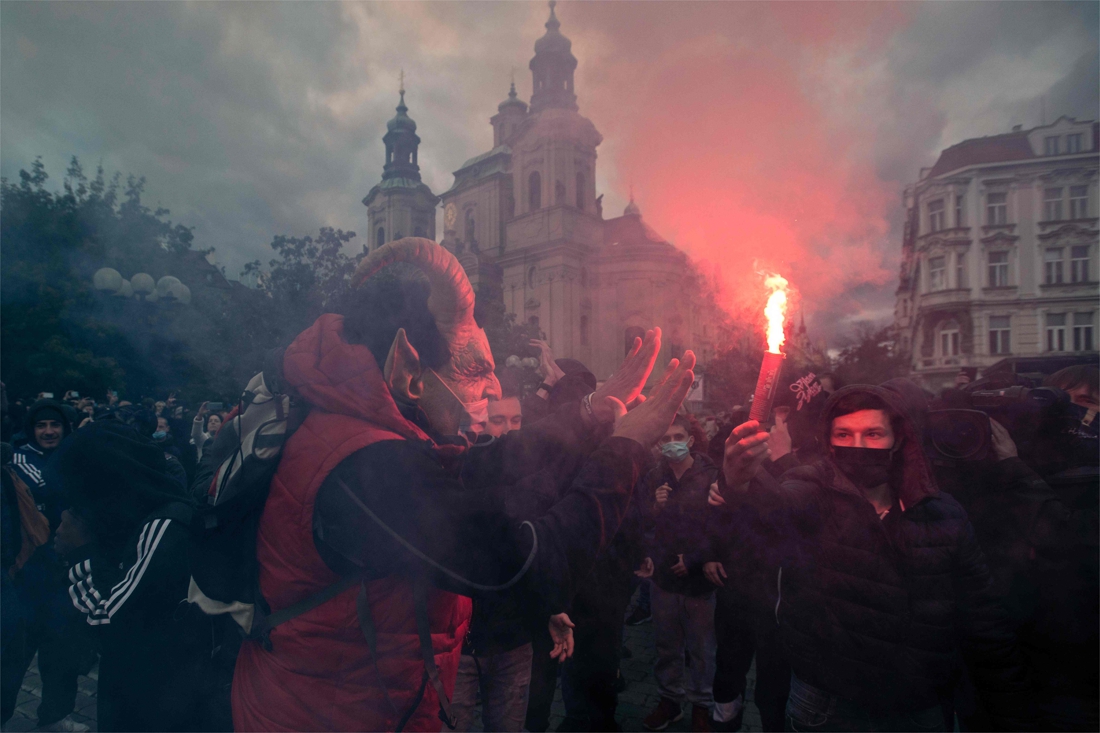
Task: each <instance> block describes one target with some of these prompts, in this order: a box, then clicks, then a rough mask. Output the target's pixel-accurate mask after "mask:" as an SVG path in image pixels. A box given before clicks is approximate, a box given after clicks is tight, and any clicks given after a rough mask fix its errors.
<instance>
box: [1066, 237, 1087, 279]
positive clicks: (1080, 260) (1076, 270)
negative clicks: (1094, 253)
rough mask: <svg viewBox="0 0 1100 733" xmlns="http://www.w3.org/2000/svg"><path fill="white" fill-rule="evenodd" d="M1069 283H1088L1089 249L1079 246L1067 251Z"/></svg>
mask: <svg viewBox="0 0 1100 733" xmlns="http://www.w3.org/2000/svg"><path fill="white" fill-rule="evenodd" d="M1069 256H1070V260H1069V281H1070V282H1073V283H1087V282H1088V281H1089V247H1088V245H1087V244H1086V245H1081V246H1077V247H1071V248H1070V250H1069Z"/></svg>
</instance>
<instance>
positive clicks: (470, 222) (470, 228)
mask: <svg viewBox="0 0 1100 733" xmlns="http://www.w3.org/2000/svg"><path fill="white" fill-rule="evenodd" d="M476 235H477V225H476V222H475V221H474V210H473V209H466V243H467V244H470V243H472V242H473V241H474V239H475V236H476Z"/></svg>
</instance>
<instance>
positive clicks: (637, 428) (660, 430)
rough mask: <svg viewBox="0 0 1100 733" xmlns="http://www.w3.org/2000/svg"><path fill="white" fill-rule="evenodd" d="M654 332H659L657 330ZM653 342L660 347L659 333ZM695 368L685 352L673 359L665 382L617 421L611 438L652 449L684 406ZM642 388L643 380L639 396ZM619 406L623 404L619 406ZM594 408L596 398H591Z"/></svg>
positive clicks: (639, 387)
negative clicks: (627, 440) (681, 406)
mask: <svg viewBox="0 0 1100 733" xmlns="http://www.w3.org/2000/svg"><path fill="white" fill-rule="evenodd" d="M654 330H655V331H658V329H654ZM656 341H657V345H658V346H660V333H659V332H658V333H657V339H656ZM644 349H645V346H644V345H643V347H642V350H643V351H644ZM639 353H640V352H639ZM654 358H655V355H654ZM628 361H629V359H628ZM650 366H652V359H650ZM694 368H695V354H693V353H692V352H691V351H685V352H684V358H683V359H682V360H681V359H673V360H672V361H670V362H669V363H668V369H666V370H665V376H664V378H663V379H662V380H661V382H660V384H658V385H657V387H656V389H654V390H653V394H652V395H650V397H649V399H647V400H646V401H645V402H642V403H641V404H638V405H637V407H635V408H634V409H632V410H630V412H627V413H626V414H625V415H623V416H622V417H620V418H618V420H617V421H616V424H615V432H614V433H613V435H614V436H617V437H622V438H631V439H632V440H636V441H638V442H639V443H641V444H642V445H644V446H651V445H653V444H654V443H656V442H657V439H658V438H660V437H661V436H662V435H664V433H665V431H666V430H668V426H669V425H671V424H672V418H674V417H676V411H677V410H679V409H680V405H682V404H683V403H684V398H685V397H687V393H688V390H690V389H691V384H692V382H693V381H694V380H695V374H694V373H693V372H692V369H694ZM647 373H648V370H647ZM608 381H609V382H610V381H611V380H608ZM642 384H645V380H644V379H642V381H641V382H640V383H639V386H638V392H639V393H640V392H641V385H642ZM605 386H606V385H605ZM626 396H627V399H628V400H633V399H634V397H636V396H637V395H636V394H635V395H633V396H631V395H630V394H629V393H627V394H626ZM608 399H609V400H617V399H618V398H617V397H614V396H610V397H608ZM619 404H623V403H622V402H620V403H619ZM594 408H595V398H593V409H594Z"/></svg>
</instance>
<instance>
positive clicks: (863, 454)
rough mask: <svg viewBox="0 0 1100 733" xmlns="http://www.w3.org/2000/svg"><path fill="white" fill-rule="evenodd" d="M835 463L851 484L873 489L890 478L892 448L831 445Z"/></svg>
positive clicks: (892, 456)
mask: <svg viewBox="0 0 1100 733" xmlns="http://www.w3.org/2000/svg"><path fill="white" fill-rule="evenodd" d="M833 457H834V460H835V461H836V465H837V466H838V467H839V468H840V470H841V471H843V472H844V475H845V476H847V477H848V478H849V479H850V480H851V482H852V483H853V484H855V485H856V486H857V487H858V488H861V489H873V488H875V487H876V486H881V485H882V484H884V483H886V482H887V481H889V480H890V465H891V463H892V462H893V458H894V450H893V449H892V448H845V447H842V446H838V445H834V446H833Z"/></svg>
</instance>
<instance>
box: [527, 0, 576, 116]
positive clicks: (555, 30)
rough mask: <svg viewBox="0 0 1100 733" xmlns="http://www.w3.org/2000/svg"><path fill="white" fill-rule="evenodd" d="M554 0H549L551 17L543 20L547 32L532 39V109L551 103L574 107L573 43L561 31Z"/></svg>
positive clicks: (574, 61) (574, 58)
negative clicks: (536, 38)
mask: <svg viewBox="0 0 1100 733" xmlns="http://www.w3.org/2000/svg"><path fill="white" fill-rule="evenodd" d="M556 5H557V2H556V0H550V18H549V20H547V21H546V34H545V35H543V37H542V38H540V39H539V40H537V41H535V56H534V58H532V59H531V63H530V64H529V66H530V69H531V80H532V90H533V92H532V94H531V111H532V112H538V111H540V110H543V109H547V108H550V107H559V108H564V109H571V110H573V111H576V110H577V95H576V94H574V93H573V72H574V71H575V70H576V68H577V59H576V57H574V56H573V52H572V50H571V49H572V47H573V43H572V41H570V40H569V39H568V38H566V37H565V36H563V35H562V34H561V31H560V30H559V29H560V28H561V23H560V22H559V21H558V16H557V15H555V13H554V7H555V6H556Z"/></svg>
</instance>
